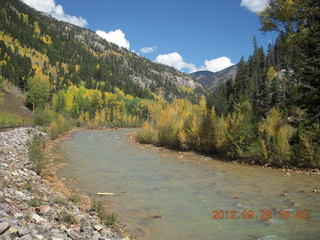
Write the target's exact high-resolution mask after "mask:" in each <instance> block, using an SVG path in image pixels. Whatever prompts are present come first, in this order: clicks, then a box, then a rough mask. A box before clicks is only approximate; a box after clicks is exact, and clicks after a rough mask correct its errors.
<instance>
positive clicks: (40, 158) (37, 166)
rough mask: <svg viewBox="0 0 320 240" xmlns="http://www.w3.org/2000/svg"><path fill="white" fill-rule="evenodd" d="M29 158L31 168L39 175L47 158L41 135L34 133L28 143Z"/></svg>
mask: <svg viewBox="0 0 320 240" xmlns="http://www.w3.org/2000/svg"><path fill="white" fill-rule="evenodd" d="M28 157H29V160H30V161H31V163H32V168H33V170H34V171H35V172H36V173H37V174H39V175H41V174H42V171H43V169H44V167H45V166H46V164H47V159H46V157H45V154H44V137H43V136H41V135H35V136H34V137H33V139H32V141H31V143H29V151H28Z"/></svg>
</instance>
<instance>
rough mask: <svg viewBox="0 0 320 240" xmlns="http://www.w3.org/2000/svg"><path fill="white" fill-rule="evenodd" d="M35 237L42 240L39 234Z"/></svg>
mask: <svg viewBox="0 0 320 240" xmlns="http://www.w3.org/2000/svg"><path fill="white" fill-rule="evenodd" d="M35 237H36V238H37V239H39V240H42V239H43V236H42V235H40V234H39V235H36V236H35Z"/></svg>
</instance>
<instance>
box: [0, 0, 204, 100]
mask: <svg viewBox="0 0 320 240" xmlns="http://www.w3.org/2000/svg"><path fill="white" fill-rule="evenodd" d="M0 4H1V9H0V48H1V53H0V66H1V75H3V76H4V77H5V78H7V79H9V80H10V81H12V82H13V83H14V84H15V85H18V86H20V87H21V88H23V89H27V87H28V86H27V84H28V83H27V79H28V78H29V77H30V76H33V75H34V73H37V72H40V73H41V74H44V75H45V76H47V77H48V78H49V81H50V87H51V88H52V90H53V91H54V92H57V91H59V90H61V89H66V88H67V87H68V86H70V85H76V86H85V87H87V88H94V89H100V90H103V91H112V90H113V89H114V87H117V88H120V89H122V90H124V91H125V92H126V93H129V94H131V95H134V96H139V97H151V96H152V93H155V94H157V95H161V96H164V97H165V98H167V99H172V98H175V97H181V96H185V94H186V92H190V91H186V89H185V88H187V89H193V90H196V91H202V90H201V86H200V84H198V83H195V82H194V81H193V79H192V77H190V76H188V75H186V74H184V73H182V72H179V71H177V70H175V69H174V68H172V67H169V66H165V65H162V64H158V63H154V62H152V61H150V60H148V59H146V58H143V57H140V56H138V55H137V54H135V53H133V52H131V51H129V50H127V49H124V48H120V47H118V46H117V45H115V44H112V43H109V42H107V41H105V40H104V39H102V38H101V37H99V36H98V35H97V34H96V33H95V32H93V31H91V30H88V29H85V28H80V27H78V26H75V25H72V24H69V23H65V22H61V21H58V20H56V19H54V18H52V17H51V16H48V15H47V14H44V13H41V12H38V11H36V10H35V9H32V8H30V7H29V6H27V5H25V4H24V3H22V2H20V1H19V0H10V1H9V0H0ZM19 65H23V69H20V68H19Z"/></svg>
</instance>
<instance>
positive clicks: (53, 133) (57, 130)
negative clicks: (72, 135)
mask: <svg viewBox="0 0 320 240" xmlns="http://www.w3.org/2000/svg"><path fill="white" fill-rule="evenodd" d="M70 127H71V124H70V121H69V120H68V119H66V118H65V117H64V116H63V115H61V114H60V115H58V117H57V119H56V120H55V121H53V122H51V124H50V126H49V128H48V129H47V132H48V133H49V135H50V138H51V139H55V138H57V137H59V136H60V135H61V134H62V133H63V132H66V131H68V130H69V129H70Z"/></svg>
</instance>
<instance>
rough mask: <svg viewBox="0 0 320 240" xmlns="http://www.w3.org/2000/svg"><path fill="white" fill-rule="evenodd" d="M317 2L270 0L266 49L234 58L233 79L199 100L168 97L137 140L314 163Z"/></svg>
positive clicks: (317, 144)
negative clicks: (271, 38)
mask: <svg viewBox="0 0 320 240" xmlns="http://www.w3.org/2000/svg"><path fill="white" fill-rule="evenodd" d="M319 19H320V2H318V1H312V0H297V1H282V0H273V1H270V4H269V6H268V7H267V8H266V9H265V10H264V11H263V12H262V13H260V21H261V31H277V32H278V33H279V34H278V37H277V40H276V42H275V43H274V44H273V45H271V44H270V45H269V47H268V49H267V51H266V52H265V51H264V49H263V48H261V47H259V46H258V45H257V43H256V40H255V39H254V41H253V44H254V51H253V53H252V55H251V56H250V57H249V58H248V59H247V60H245V59H243V58H242V59H241V61H240V62H239V64H238V71H237V75H236V77H235V79H229V80H228V81H227V83H226V84H222V85H221V86H219V88H218V89H217V90H216V91H215V92H214V93H213V95H212V96H211V97H209V98H208V99H207V101H206V99H205V98H202V99H201V101H200V102H199V104H195V105H193V104H191V103H190V102H189V101H187V100H174V101H173V102H172V103H168V104H167V105H166V106H165V107H163V108H162V109H160V110H159V111H156V112H155V114H154V115H152V117H151V119H150V120H149V121H148V122H146V123H145V124H144V125H143V127H142V130H141V131H140V132H139V134H138V139H139V140H140V141H141V142H144V143H152V144H155V145H158V146H166V147H170V148H173V149H182V150H193V151H198V152H203V153H209V154H220V155H222V156H227V157H228V158H229V159H236V160H240V161H242V162H246V163H250V164H251V163H254V164H259V165H267V166H275V167H284V166H289V167H303V168H315V167H319V166H320V124H319V123H320V122H319V120H320V98H319V96H320V21H319Z"/></svg>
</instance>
